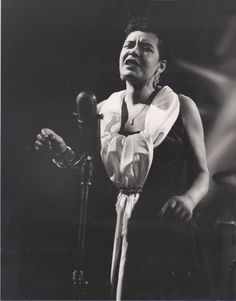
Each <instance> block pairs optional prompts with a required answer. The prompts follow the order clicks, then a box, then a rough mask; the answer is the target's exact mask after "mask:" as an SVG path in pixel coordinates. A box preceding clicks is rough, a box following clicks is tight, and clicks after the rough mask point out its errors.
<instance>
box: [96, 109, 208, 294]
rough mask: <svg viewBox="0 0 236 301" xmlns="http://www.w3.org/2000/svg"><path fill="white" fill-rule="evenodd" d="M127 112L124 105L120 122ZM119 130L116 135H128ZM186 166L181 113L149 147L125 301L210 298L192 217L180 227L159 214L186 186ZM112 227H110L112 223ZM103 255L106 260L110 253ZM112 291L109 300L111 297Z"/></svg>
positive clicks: (131, 234) (131, 235)
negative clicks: (150, 153) (158, 141)
mask: <svg viewBox="0 0 236 301" xmlns="http://www.w3.org/2000/svg"><path fill="white" fill-rule="evenodd" d="M126 114H127V112H126V108H125V107H124V105H123V107H122V125H123V124H124V123H125V121H126V120H127V118H126V117H127V116H126ZM122 128H123V126H121V130H120V134H123V135H126V136H127V135H130V134H132V133H127V132H125V131H124V130H122ZM189 163H190V164H189ZM190 165H191V152H190V150H189V144H188V140H187V137H186V133H185V131H184V127H183V123H182V116H181V113H180V114H179V116H178V118H177V120H176V122H175V124H174V125H173V127H172V129H171V130H170V132H169V133H168V135H167V137H166V138H165V140H164V141H163V142H162V143H161V144H160V145H159V146H158V147H157V148H155V150H154V157H153V162H152V166H151V169H150V171H149V174H148V177H147V179H146V182H145V184H144V187H143V191H142V193H141V195H140V198H139V200H138V202H137V204H136V205H135V208H134V210H133V212H132V215H131V218H130V221H129V227H128V252H127V264H126V270H125V278H124V294H123V299H124V300H132V299H133V300H158V299H159V300H160V299H162V300H166V299H207V298H210V295H209V292H210V286H211V277H210V273H209V269H208V264H207V260H206V256H205V251H204V248H203V245H202V243H201V240H200V238H199V234H198V231H197V226H196V224H195V222H194V219H192V220H191V221H190V223H188V224H187V225H184V224H182V223H180V222H177V221H175V220H174V218H173V217H172V216H170V215H169V216H168V214H167V216H166V217H165V218H164V217H163V218H160V217H159V212H160V210H161V208H162V206H163V205H164V204H165V203H166V202H167V200H168V199H169V198H170V197H172V196H175V195H181V194H182V193H183V192H184V191H186V189H187V187H188V186H189V185H190V183H191V181H192V176H191V174H192V172H191V170H190V167H191V166H190ZM186 170H187V171H188V172H187V173H186ZM189 171H190V172H189ZM98 177H99V179H98V181H106V184H105V186H103V187H106V188H105V189H104V188H103V189H102V192H103V193H105V194H107V195H109V194H110V195H112V196H110V198H111V197H112V198H113V200H115V199H116V198H115V194H114V193H113V192H112V191H113V189H112V188H111V184H110V183H109V180H108V181H107V179H105V177H103V176H98ZM99 185H101V184H99ZM100 187H101V186H100ZM112 193H113V194H112ZM116 195H117V192H116ZM97 198H98V196H97ZM105 198H107V197H105ZM105 198H104V197H103V201H104V200H105ZM100 201H101V198H100ZM100 205H101V204H100ZM114 205H115V204H114V203H113V204H112V206H114ZM107 210H108V211H107V212H106V213H104V211H103V214H104V220H103V223H105V220H106V217H105V215H106V216H108V214H109V210H110V209H107ZM111 228H112V231H114V223H113V226H112V227H111ZM103 229H104V231H105V227H104V228H103ZM104 233H105V232H104ZM107 233H108V232H107ZM113 234H114V232H113ZM96 245H97V247H98V248H99V245H98V244H96ZM109 252H111V249H109ZM106 254H108V253H106ZM100 258H102V257H100ZM106 258H109V260H111V254H110V255H109V256H107V255H106ZM100 262H102V259H101V260H100ZM98 264H99V263H98ZM95 270H96V268H95V269H93V271H94V272H95V273H96V271H95ZM113 289H114V291H113V294H112V297H108V299H111V298H113V299H114V298H115V294H114V292H115V288H113Z"/></svg>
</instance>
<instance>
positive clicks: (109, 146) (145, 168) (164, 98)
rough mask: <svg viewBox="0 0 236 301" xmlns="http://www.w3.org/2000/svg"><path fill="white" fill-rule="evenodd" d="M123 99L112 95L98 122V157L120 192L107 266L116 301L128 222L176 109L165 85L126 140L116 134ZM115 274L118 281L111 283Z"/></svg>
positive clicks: (174, 96) (119, 297) (119, 296)
mask: <svg viewBox="0 0 236 301" xmlns="http://www.w3.org/2000/svg"><path fill="white" fill-rule="evenodd" d="M124 96H125V91H120V92H116V93H114V94H112V95H111V96H110V97H109V98H108V99H107V100H106V101H105V102H104V103H103V106H102V108H101V110H100V112H99V113H101V114H103V116H104V118H103V119H102V121H101V157H102V160H103V163H104V166H105V169H106V171H107V174H108V176H109V177H110V179H111V181H112V182H113V183H114V184H115V186H116V187H117V188H118V189H119V190H120V193H119V194H118V197H117V202H116V212H117V222H116V230H115V237H114V245H113V256H112V267H111V285H112V286H115V287H116V300H122V287H123V278H124V277H123V276H124V269H125V262H126V254H127V248H128V241H127V229H128V221H129V218H130V217H131V214H132V210H133V208H134V206H135V204H136V203H137V201H138V199H139V193H140V191H141V190H142V187H143V185H144V183H145V180H146V178H147V175H148V172H149V170H150V167H151V164H152V160H153V150H154V148H155V147H157V146H158V145H159V144H160V143H161V142H162V141H163V140H164V139H165V137H166V135H167V134H168V132H169V131H170V129H171V128H172V126H173V124H174V123H175V121H176V119H177V117H178V114H179V106H180V105H179V99H178V96H177V94H175V93H174V92H173V90H172V89H170V88H169V87H168V86H165V87H163V88H162V89H161V90H160V91H159V92H158V93H157V95H156V96H155V97H154V99H153V101H152V103H151V104H150V106H149V108H148V110H147V113H146V118H145V128H144V130H142V131H141V132H140V133H137V134H133V135H129V136H127V137H126V136H123V135H121V134H119V130H120V127H121V108H122V102H123V99H124ZM116 274H118V280H115V275H116ZM115 281H117V282H116V283H115Z"/></svg>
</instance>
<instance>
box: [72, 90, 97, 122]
mask: <svg viewBox="0 0 236 301" xmlns="http://www.w3.org/2000/svg"><path fill="white" fill-rule="evenodd" d="M76 106H77V113H78V119H79V120H81V121H87V120H89V119H90V118H94V117H96V114H97V99H96V96H95V95H94V94H93V93H91V92H86V91H82V92H80V93H79V94H78V96H77V97H76Z"/></svg>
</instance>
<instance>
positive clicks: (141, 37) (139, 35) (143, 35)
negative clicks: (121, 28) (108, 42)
mask: <svg viewBox="0 0 236 301" xmlns="http://www.w3.org/2000/svg"><path fill="white" fill-rule="evenodd" d="M134 40H138V41H140V42H146V43H150V44H152V45H153V46H158V38H157V36H156V35H155V34H154V33H152V32H144V31H138V30H137V31H133V32H131V33H130V34H129V35H128V36H127V38H126V40H125V41H134Z"/></svg>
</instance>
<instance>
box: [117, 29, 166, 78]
mask: <svg viewBox="0 0 236 301" xmlns="http://www.w3.org/2000/svg"><path fill="white" fill-rule="evenodd" d="M159 65H160V54H159V50H158V39H157V37H156V35H155V34H154V33H151V32H143V31H134V32H131V33H130V34H129V35H128V36H127V38H126V40H125V42H124V44H123V47H122V49H121V53H120V61H119V67H120V75H121V78H122V79H124V80H127V81H130V82H139V83H142V84H146V83H148V82H150V81H151V82H152V80H153V75H154V74H155V73H156V72H157V70H158V67H159Z"/></svg>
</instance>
